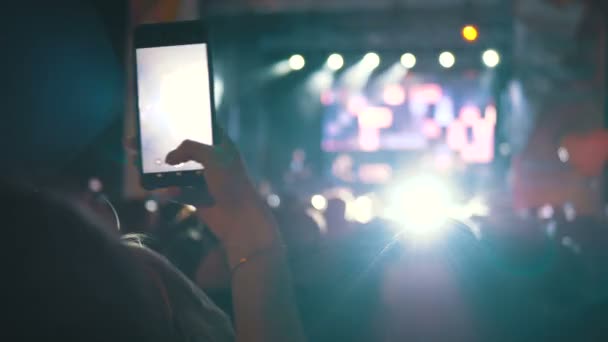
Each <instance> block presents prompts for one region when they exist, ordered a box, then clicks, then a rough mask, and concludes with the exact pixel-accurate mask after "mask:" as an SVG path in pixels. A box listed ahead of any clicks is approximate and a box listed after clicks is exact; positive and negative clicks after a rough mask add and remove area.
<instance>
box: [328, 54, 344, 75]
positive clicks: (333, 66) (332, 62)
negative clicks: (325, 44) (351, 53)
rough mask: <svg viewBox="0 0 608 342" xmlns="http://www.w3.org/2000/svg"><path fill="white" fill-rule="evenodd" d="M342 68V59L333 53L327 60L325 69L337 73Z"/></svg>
mask: <svg viewBox="0 0 608 342" xmlns="http://www.w3.org/2000/svg"><path fill="white" fill-rule="evenodd" d="M343 66H344V58H342V56H341V55H340V54H337V53H333V54H331V55H330V56H329V57H328V58H327V67H328V68H329V69H330V70H333V71H338V70H340V69H341V68H342V67H343Z"/></svg>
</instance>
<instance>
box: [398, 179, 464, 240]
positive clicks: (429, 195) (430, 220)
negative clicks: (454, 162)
mask: <svg viewBox="0 0 608 342" xmlns="http://www.w3.org/2000/svg"><path fill="white" fill-rule="evenodd" d="M390 198H391V204H390V207H389V212H388V213H387V216H388V218H390V219H392V220H395V221H397V222H400V223H401V224H403V228H404V231H405V232H406V233H407V234H410V235H412V236H414V237H415V238H416V239H425V240H426V239H432V238H434V237H436V235H437V234H438V233H439V232H440V230H441V228H442V226H443V224H444V223H445V222H446V220H447V219H448V217H449V216H450V210H451V209H452V207H453V202H452V201H453V200H452V194H451V193H450V189H449V186H448V185H447V184H445V183H444V182H443V181H442V180H441V179H437V178H434V177H430V176H424V175H423V176H417V177H414V178H412V179H409V180H408V181H406V182H405V183H403V185H402V186H400V187H397V188H396V190H395V193H393V194H392V196H391V197H390Z"/></svg>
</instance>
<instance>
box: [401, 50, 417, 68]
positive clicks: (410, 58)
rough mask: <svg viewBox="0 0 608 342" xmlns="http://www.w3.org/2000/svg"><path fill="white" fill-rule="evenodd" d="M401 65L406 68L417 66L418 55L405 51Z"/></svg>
mask: <svg viewBox="0 0 608 342" xmlns="http://www.w3.org/2000/svg"><path fill="white" fill-rule="evenodd" d="M401 65H403V67H404V68H406V69H412V68H413V67H414V66H416V56H414V55H413V54H411V53H404V54H403V56H401Z"/></svg>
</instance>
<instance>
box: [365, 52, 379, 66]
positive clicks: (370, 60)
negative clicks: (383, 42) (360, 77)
mask: <svg viewBox="0 0 608 342" xmlns="http://www.w3.org/2000/svg"><path fill="white" fill-rule="evenodd" d="M361 63H362V65H363V67H364V68H365V69H366V70H374V69H376V68H377V67H378V66H379V65H380V56H378V54H377V53H375V52H368V53H367V54H365V56H364V57H363V60H362V61H361Z"/></svg>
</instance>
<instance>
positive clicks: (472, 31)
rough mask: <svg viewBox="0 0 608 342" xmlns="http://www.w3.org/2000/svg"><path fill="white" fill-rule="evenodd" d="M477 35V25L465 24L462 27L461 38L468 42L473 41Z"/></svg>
mask: <svg viewBox="0 0 608 342" xmlns="http://www.w3.org/2000/svg"><path fill="white" fill-rule="evenodd" d="M478 37H479V31H478V30H477V27H475V26H473V25H467V26H465V27H463V28H462V38H464V40H466V41H468V42H474V41H476V40H477V38H478Z"/></svg>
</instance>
